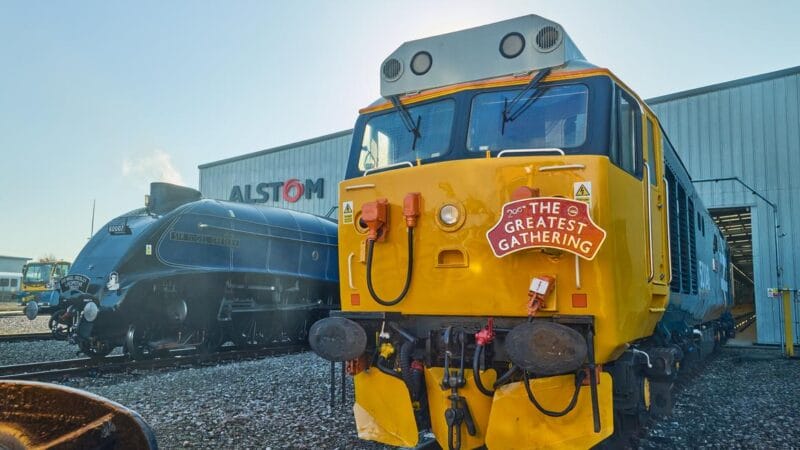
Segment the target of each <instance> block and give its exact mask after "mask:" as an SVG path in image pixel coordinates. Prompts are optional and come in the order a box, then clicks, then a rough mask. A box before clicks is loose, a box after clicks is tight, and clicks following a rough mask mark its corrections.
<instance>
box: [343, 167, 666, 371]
mask: <svg viewBox="0 0 800 450" xmlns="http://www.w3.org/2000/svg"><path fill="white" fill-rule="evenodd" d="M557 166H563V167H565V168H562V169H556V170H553V169H552V168H553V167H557ZM570 166H571V167H572V168H569V167H570ZM543 169H544V170H543ZM580 182H589V183H590V186H591V187H590V189H591V192H590V202H591V206H590V214H591V216H592V219H593V221H594V222H595V223H596V224H597V225H598V226H599V227H600V228H603V229H604V230H605V231H606V233H607V236H606V238H605V241H604V242H603V244H602V247H601V248H600V249H599V251H598V252H597V254H596V256H595V257H594V259H593V260H591V261H588V260H585V259H582V258H578V257H576V256H575V255H573V254H571V253H567V252H561V251H556V250H548V249H528V250H523V251H519V252H516V253H512V254H509V255H507V256H505V257H503V258H498V257H496V256H495V255H494V254H493V252H492V250H491V248H490V246H489V243H488V241H487V237H486V233H487V231H488V230H489V229H490V228H492V227H493V226H494V225H495V224H496V223H497V222H498V219H499V215H500V212H501V209H502V206H503V205H504V204H505V203H507V202H509V201H510V200H511V197H512V193H513V192H514V190H515V189H517V188H519V187H520V186H528V187H531V188H535V189H538V190H539V195H540V196H542V197H566V198H570V199H571V198H573V195H574V193H575V191H574V189H575V187H576V183H580ZM587 186H588V185H587ZM339 189H340V190H339V198H340V208H339V210H340V215H339V269H340V273H341V276H342V283H341V296H342V310H343V311H345V312H373V311H390V312H399V313H401V314H403V315H404V316H409V315H436V316H442V315H444V316H446V315H458V316H481V317H525V316H527V303H528V288H529V285H530V283H531V279H532V278H534V277H536V276H540V275H547V276H551V277H553V278H555V289H554V291H553V295H552V298H553V299H554V301H549V302H548V303H547V305H545V307H544V308H543V309H542V310H540V311H539V312H538V313H537V317H546V316H552V315H558V316H565V315H579V316H593V317H594V318H595V331H596V359H597V362H598V363H604V362H607V361H610V360H613V359H614V355H615V354H616V353H617V352H618V351H620V350H621V349H622V347H623V346H624V344H625V343H628V342H631V341H634V340H636V339H637V338H640V337H643V336H648V335H650V334H651V333H652V330H653V327H654V326H655V323H656V322H657V320H658V318H659V315H658V314H654V313H653V312H651V304H650V298H651V291H650V289H651V288H650V285H649V283H648V275H649V274H648V270H649V263H648V262H647V260H646V258H647V249H646V247H647V240H646V239H647V238H646V233H645V232H644V230H646V216H645V208H644V200H643V198H644V196H643V194H642V192H643V191H642V182H641V181H640V180H638V179H636V178H634V177H632V176H630V175H629V174H627V173H625V172H623V171H622V170H620V169H619V168H617V167H616V166H614V165H613V164H611V163H610V162H609V160H608V158H607V157H604V156H594V155H589V156H587V155H576V156H569V155H568V156H561V155H552V156H551V155H537V156H513V157H503V158H496V157H495V158H479V159H467V160H459V161H449V162H441V163H436V164H430V165H425V164H423V165H419V166H415V167H403V168H399V169H395V170H389V171H383V172H380V173H377V174H370V175H367V176H364V177H360V178H354V179H350V180H346V181H344V182H342V183H341V184H340V188H339ZM411 192H419V193H420V194H421V205H420V212H421V214H420V217H419V220H418V224H417V226H416V227H415V229H414V256H413V277H412V280H411V283H410V288H409V290H408V293H407V295H406V296H405V298H404V299H403V300H402V301H401V302H399V303H398V304H397V305H394V306H388V307H387V306H381V305H379V304H378V303H376V302H375V301H374V300H373V299H372V298H371V296H370V293H369V291H368V289H367V284H366V264H365V262H366V261H365V259H366V258H365V254H366V250H365V247H366V237H367V235H366V230H365V229H364V228H363V227H362V226H360V225H359V218H360V211H361V207H362V205H364V203H367V202H373V201H375V200H378V199H386V200H388V203H389V213H388V224H387V230H388V232H387V233H386V235H385V237H384V239H383V240H382V241H380V240H379V241H378V242H376V243H375V247H374V256H373V269H372V278H373V287H374V289H375V291H376V293H377V294H378V295H379V296H382V297H384V298H393V297H394V296H396V295H397V294H398V293H399V292H400V291H401V290H402V288H403V283H404V278H405V271H406V264H407V235H406V223H405V220H404V217H403V214H402V209H403V198H404V197H405V195H406V194H408V193H411ZM351 202H352V203H351ZM446 204H450V205H455V206H456V207H457V208H459V210H460V212H461V219H460V222H461V223H457V224H456V225H455V227H454V228H455V229H453V228H449V229H448V228H447V227H445V226H443V225H442V223H441V222H440V221H439V220H438V219H437V217H438V213H439V209H440V208H441V207H442V206H444V205H446ZM612 205H613V207H612ZM343 206H344V207H343ZM348 208H350V209H352V211H353V215H352V216H351V217H348V218H345V217H344V214H343V211H345V210H346V209H348ZM574 294H584V295H585V303H583V302H576V304H575V305H573V295H574ZM583 304H585V306H583Z"/></svg>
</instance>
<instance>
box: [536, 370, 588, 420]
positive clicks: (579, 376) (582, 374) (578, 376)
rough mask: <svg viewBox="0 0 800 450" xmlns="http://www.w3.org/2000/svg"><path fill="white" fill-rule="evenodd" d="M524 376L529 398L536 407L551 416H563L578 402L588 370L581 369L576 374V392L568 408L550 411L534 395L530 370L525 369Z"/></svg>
mask: <svg viewBox="0 0 800 450" xmlns="http://www.w3.org/2000/svg"><path fill="white" fill-rule="evenodd" d="M523 374H524V375H523V376H524V378H525V390H526V391H527V392H528V399H529V400H530V401H531V403H533V406H535V407H536V409H538V410H539V411H540V412H541V413H542V414H544V415H546V416H550V417H562V416H565V415H567V414H569V412H570V411H572V410H573V409H574V408H575V404H576V403H578V393H579V392H580V391H581V384H583V378H584V377H585V376H586V372H584V371H583V370H581V371H579V372H578V373H576V374H575V392H574V393H573V394H572V400H570V401H569V404H568V405H567V407H566V408H564V409H563V410H561V411H550V410H549V409H545V408H544V407H543V406H542V405H540V404H539V402H537V401H536V397H534V396H533V390H532V389H531V384H530V377H529V376H528V371H527V370H524V371H523Z"/></svg>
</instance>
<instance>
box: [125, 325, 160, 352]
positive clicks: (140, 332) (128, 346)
mask: <svg viewBox="0 0 800 450" xmlns="http://www.w3.org/2000/svg"><path fill="white" fill-rule="evenodd" d="M148 335H149V333H148V331H147V329H146V328H145V327H142V326H138V327H137V326H136V325H134V324H131V325H130V326H129V327H128V334H127V335H126V336H125V350H126V351H127V352H128V355H130V357H131V359H133V360H140V359H149V358H152V357H154V356H155V352H153V350H152V349H151V348H150V346H149V345H148V337H149V336H148Z"/></svg>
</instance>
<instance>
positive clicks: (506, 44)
mask: <svg viewBox="0 0 800 450" xmlns="http://www.w3.org/2000/svg"><path fill="white" fill-rule="evenodd" d="M523 50H525V38H524V37H523V36H522V35H521V34H520V33H517V32H513V33H508V34H507V35H505V36H504V37H503V39H502V40H501V41H500V54H501V55H503V57H504V58H508V59H512V58H516V57H517V56H519V55H520V53H522V51H523Z"/></svg>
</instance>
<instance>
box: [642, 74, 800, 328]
mask: <svg viewBox="0 0 800 450" xmlns="http://www.w3.org/2000/svg"><path fill="white" fill-rule="evenodd" d="M799 95H800V67H794V68H790V69H786V70H781V71H777V72H771V73H766V74H763V75H758V76H754V77H748V78H743V79H739V80H734V81H730V82H726V83H721V84H715V85H712V86H706V87H702V88H699V89H692V90H689V91H684V92H678V93H675V94H670V95H665V96H663V97H657V98H653V99H650V100H647V103H648V104H649V105H650V106H651V107H652V108H653V109H654V110H655V112H656V113H657V114H658V116H659V119H660V120H661V122H662V124H663V126H664V129H665V130H666V132H667V135H668V136H669V137H670V140H671V141H672V143H673V145H674V146H675V149H676V150H677V151H678V153H679V154H680V156H681V158H682V159H683V161H684V163H685V164H686V167H687V169H688V170H689V173H690V174H691V176H692V179H693V180H695V187H696V188H697V190H698V191H699V193H700V196H701V197H702V199H703V203H705V205H706V207H708V208H709V209H712V208H713V209H714V211H715V212H716V214H717V215H719V216H720V217H722V219H723V220H722V222H723V224H724V223H728V222H727V221H730V223H731V224H732V227H733V228H735V229H736V230H734V232H733V236H732V237H731V238H729V240H732V241H734V247H735V248H736V247H737V245H740V248H739V251H740V254H739V261H740V266H743V267H742V271H743V272H745V273H746V274H748V275H750V274H751V275H752V281H753V282H754V283H753V284H754V288H753V293H754V297H755V306H756V314H757V339H758V342H759V343H771V344H777V343H780V342H782V340H783V326H782V322H781V314H782V309H781V305H780V301H779V300H778V299H775V298H769V297H767V289H768V288H771V287H778V284H779V282H780V284H782V285H783V286H787V287H790V288H795V289H796V288H798V287H800V286H798V284H800V259H798V258H800V255H799V254H798V251H797V249H798V248H800V238H798V234H797V233H794V232H793V230H795V229H797V228H798V227H800V178H796V175H797V171H798V170H800V97H799ZM732 177H735V178H738V180H725V181H701V182H699V183H698V182H697V181H700V180H709V179H710V180H715V179H719V178H732ZM745 184H746V185H747V186H749V187H750V188H752V190H754V191H756V192H757V193H758V194H760V195H761V196H763V197H764V198H763V199H762V198H761V197H759V195H756V194H753V192H752V191H751V190H749V189H748V188H747V187H746V186H745ZM767 201H769V202H771V203H774V204H775V205H776V206H777V224H778V226H779V228H778V229H777V233H776V228H775V215H774V214H773V208H772V206H770V205H769V204H768V203H767ZM748 213H749V214H748ZM717 220H718V221H719V220H720V218H719V217H718V219H717ZM748 222H749V223H748ZM737 231H738V234H737ZM737 239H738V240H739V242H738V243H737V242H736V240H737ZM748 240H751V241H752V242H751V244H752V247H750V248H749V249H748V247H747V242H746V241H748ZM748 251H749V252H750V256H751V257H752V262H751V263H750V264H752V266H750V267H747V265H748V261H747V256H748V255H747V252H748ZM776 253H777V255H776ZM733 259H734V260H737V257H736V255H734V257H733ZM776 265H777V267H776ZM779 271H780V280H779V279H778V277H779V274H778V273H779ZM795 305H797V302H795ZM797 309H798V308H795V312H794V316H795V317H794V319H795V327H794V331H795V342H798V337H800V330H798V328H800V327H798V325H800V321H798V317H800V314H798V311H797Z"/></svg>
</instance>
